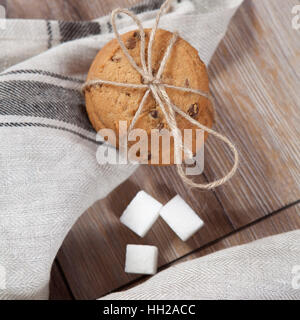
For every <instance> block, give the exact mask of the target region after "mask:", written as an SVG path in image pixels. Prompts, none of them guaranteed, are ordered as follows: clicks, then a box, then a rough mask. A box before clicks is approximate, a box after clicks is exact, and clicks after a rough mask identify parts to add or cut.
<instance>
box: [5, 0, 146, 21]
mask: <svg viewBox="0 0 300 320" xmlns="http://www.w3.org/2000/svg"><path fill="white" fill-rule="evenodd" d="M0 1H3V0H0ZM138 1H140V0H114V1H111V0H85V1H82V0H43V1H41V0H9V1H7V14H8V17H10V18H22V19H48V20H66V21H76V20H92V19H96V18H99V17H100V16H102V15H104V14H107V13H109V12H110V11H111V10H112V9H114V8H117V7H125V6H132V5H134V4H136V3H137V2H138Z"/></svg>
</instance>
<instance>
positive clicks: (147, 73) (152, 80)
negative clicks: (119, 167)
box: [82, 0, 239, 190]
mask: <svg viewBox="0 0 300 320" xmlns="http://www.w3.org/2000/svg"><path fill="white" fill-rule="evenodd" d="M171 1H172V0H166V1H165V2H164V4H163V5H162V6H161V8H160V10H159V12H158V14H157V16H156V20H155V23H154V26H153V28H152V30H151V33H150V39H149V43H148V55H147V64H146V59H145V31H144V29H143V26H142V23H141V21H140V20H139V19H138V17H137V16H136V15H135V14H133V13H132V12H130V11H128V10H126V9H120V8H118V9H115V10H114V11H113V12H112V14H111V22H112V27H113V30H114V33H115V36H116V38H117V41H118V43H119V45H120V47H121V49H122V50H123V52H124V54H125V56H126V58H127V59H128V61H129V63H130V64H131V65H132V67H133V68H134V69H135V70H136V71H137V72H139V73H140V74H141V76H142V77H143V83H142V84H134V83H121V82H115V81H109V80H102V79H95V80H89V81H87V82H86V83H85V84H84V85H83V87H82V91H83V92H84V91H85V89H86V88H88V87H92V86H96V85H99V84H106V85H112V86H118V87H127V88H134V89H147V90H146V92H145V94H144V96H143V98H142V100H141V102H140V105H139V107H138V109H137V111H136V113H135V115H134V117H133V119H132V121H131V124H130V126H129V129H128V132H130V131H131V130H132V129H133V127H134V125H135V123H136V121H137V119H138V117H139V116H140V114H141V112H142V109H143V106H144V103H145V101H146V99H147V97H148V95H149V93H150V92H151V93H152V96H153V97H154V99H155V100H156V102H157V104H158V106H159V107H160V109H161V111H162V113H163V115H164V117H165V119H166V121H167V123H168V125H169V127H170V129H171V132H172V134H173V137H174V147H175V158H176V159H180V155H181V152H182V151H184V152H185V153H186V154H187V155H188V157H189V158H192V157H193V154H192V151H191V150H189V149H188V148H186V147H184V146H183V144H182V140H181V132H180V130H179V129H178V127H177V123H176V118H175V112H176V113H178V114H179V115H181V116H182V117H183V118H184V119H186V120H188V121H189V122H190V123H192V124H194V125H195V126H197V127H199V128H200V129H202V130H203V131H206V132H208V133H209V134H212V135H214V136H215V137H217V138H218V139H220V140H222V141H223V142H225V143H226V144H227V145H228V146H229V148H230V149H231V151H232V153H233V155H234V164H233V166H232V168H231V170H230V171H229V172H228V173H227V174H226V175H225V176H224V177H222V178H220V179H217V180H215V181H213V182H210V183H207V184H201V183H195V182H194V181H193V180H191V179H190V178H188V177H187V176H186V174H185V172H184V170H183V168H182V164H177V170H178V174H179V175H180V177H181V179H182V180H183V181H184V182H185V183H186V184H187V185H189V186H191V187H195V188H200V189H207V190H209V189H212V188H215V187H218V186H220V185H222V184H224V183H225V182H227V181H228V180H229V179H230V178H231V177H232V176H233V175H234V174H235V172H236V170H237V168H238V162H239V157H238V152H237V149H236V148H235V146H234V145H233V143H232V142H230V140H229V139H228V138H227V137H225V136H223V135H222V134H220V133H218V132H216V131H214V130H212V129H210V128H208V127H206V126H204V125H202V124H201V123H199V122H198V121H196V120H195V119H193V118H192V117H190V116H189V115H188V114H186V113H185V112H183V111H182V110H181V109H180V108H178V107H177V106H175V105H174V104H173V103H172V102H171V100H170V98H169V96H168V94H167V92H166V90H165V88H172V89H176V90H181V91H184V92H191V93H195V94H199V95H200V96H203V97H205V98H207V99H209V100H210V101H211V102H212V98H211V96H210V94H209V93H207V92H204V91H201V90H199V89H193V88H186V87H178V86H174V85H171V84H167V83H163V82H162V81H161V76H162V73H163V71H164V68H165V65H166V62H167V60H168V58H169V56H170V53H171V51H172V48H173V45H174V44H175V42H176V40H177V39H178V33H177V32H174V33H173V36H172V38H171V40H170V42H169V45H168V47H167V50H166V52H165V54H164V56H163V59H162V61H161V64H160V67H159V70H158V72H157V74H156V75H155V76H153V72H152V45H153V41H154V37H155V34H156V31H157V27H158V24H159V20H160V17H161V15H162V14H163V13H165V12H166V11H167V10H168V9H169V7H170V3H171ZM119 13H124V14H126V15H128V16H129V17H131V18H132V19H133V20H134V22H135V23H136V24H137V26H138V29H139V33H140V37H141V50H140V55H141V63H142V68H141V67H139V66H138V65H137V64H136V62H135V61H134V59H133V58H132V56H131V55H130V54H129V52H128V50H127V48H126V46H125V44H124V42H123V40H122V39H121V37H120V34H119V32H118V30H117V27H116V21H115V19H116V15H117V14H119Z"/></svg>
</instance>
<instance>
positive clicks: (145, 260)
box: [125, 244, 158, 274]
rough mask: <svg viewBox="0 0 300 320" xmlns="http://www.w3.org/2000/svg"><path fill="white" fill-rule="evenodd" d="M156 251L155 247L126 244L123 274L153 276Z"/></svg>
mask: <svg viewBox="0 0 300 320" xmlns="http://www.w3.org/2000/svg"><path fill="white" fill-rule="evenodd" d="M157 257H158V249H157V247H155V246H146V245H135V244H128V245H127V247H126V261H125V272H127V273H139V274H155V273H156V271H157Z"/></svg>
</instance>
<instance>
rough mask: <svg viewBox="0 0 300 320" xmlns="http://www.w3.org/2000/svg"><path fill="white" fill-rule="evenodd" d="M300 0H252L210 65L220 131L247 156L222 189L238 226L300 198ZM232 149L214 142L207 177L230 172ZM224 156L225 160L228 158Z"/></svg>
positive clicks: (224, 202) (208, 156)
mask: <svg viewBox="0 0 300 320" xmlns="http://www.w3.org/2000/svg"><path fill="white" fill-rule="evenodd" d="M294 5H295V1H292V0H289V1H280V0H274V1H245V2H244V4H243V5H242V7H241V9H240V10H239V12H238V13H237V14H236V16H235V17H234V19H233V21H232V23H231V24H230V27H229V30H228V33H227V35H226V37H225V39H224V41H222V43H221V45H220V47H219V48H218V50H217V52H216V54H215V56H214V58H213V60H212V63H211V65H210V68H209V71H210V79H211V83H212V92H213V94H214V96H215V99H216V112H217V116H218V120H217V125H216V127H215V128H216V129H217V130H218V131H219V132H222V133H224V134H226V135H227V136H228V137H230V139H231V140H232V141H234V142H235V144H236V145H237V147H238V149H239V152H240V158H241V163H240V168H239V170H238V173H237V174H236V176H235V177H234V178H233V179H232V180H231V181H230V182H229V183H228V184H226V185H224V186H223V187H220V188H218V189H216V194H217V197H218V199H219V201H220V202H221V203H222V206H223V207H224V210H225V212H226V214H227V215H228V216H229V218H230V220H231V221H232V223H233V225H234V227H240V226H242V225H244V224H246V223H248V222H249V221H253V220H255V219H257V218H259V217H261V216H262V215H266V214H268V213H270V212H272V211H274V210H277V209H279V208H281V207H283V206H285V205H287V204H289V203H292V202H294V201H296V200H298V199H299V198H300V187H299V186H300V175H299V167H300V163H299V162H300V152H299V151H300V148H299V140H300V132H299V120H300V117H299V106H300V95H299V80H300V79H299V72H298V73H297V70H300V59H299V54H300V33H299V32H298V31H296V30H293V29H292V27H291V19H292V15H291V8H292V7H293V6H294ZM228 152H229V151H228V149H226V147H224V145H223V144H221V143H219V142H218V141H216V140H215V139H214V138H213V137H209V139H208V143H207V152H206V155H205V156H206V161H207V163H209V165H208V166H207V167H206V170H205V174H206V176H207V177H208V178H209V179H210V180H211V179H213V178H214V177H216V176H220V175H221V174H223V173H224V172H225V170H224V168H226V167H227V168H229V166H230V164H229V161H228V160H227V159H229V157H228ZM220 159H222V161H220Z"/></svg>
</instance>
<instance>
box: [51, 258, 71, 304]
mask: <svg viewBox="0 0 300 320" xmlns="http://www.w3.org/2000/svg"><path fill="white" fill-rule="evenodd" d="M50 300H73V296H72V293H71V292H70V289H69V288H68V285H67V283H66V280H65V279H64V277H63V274H62V272H61V269H60V268H59V265H58V262H57V260H55V261H54V263H53V266H52V271H51V281H50Z"/></svg>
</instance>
